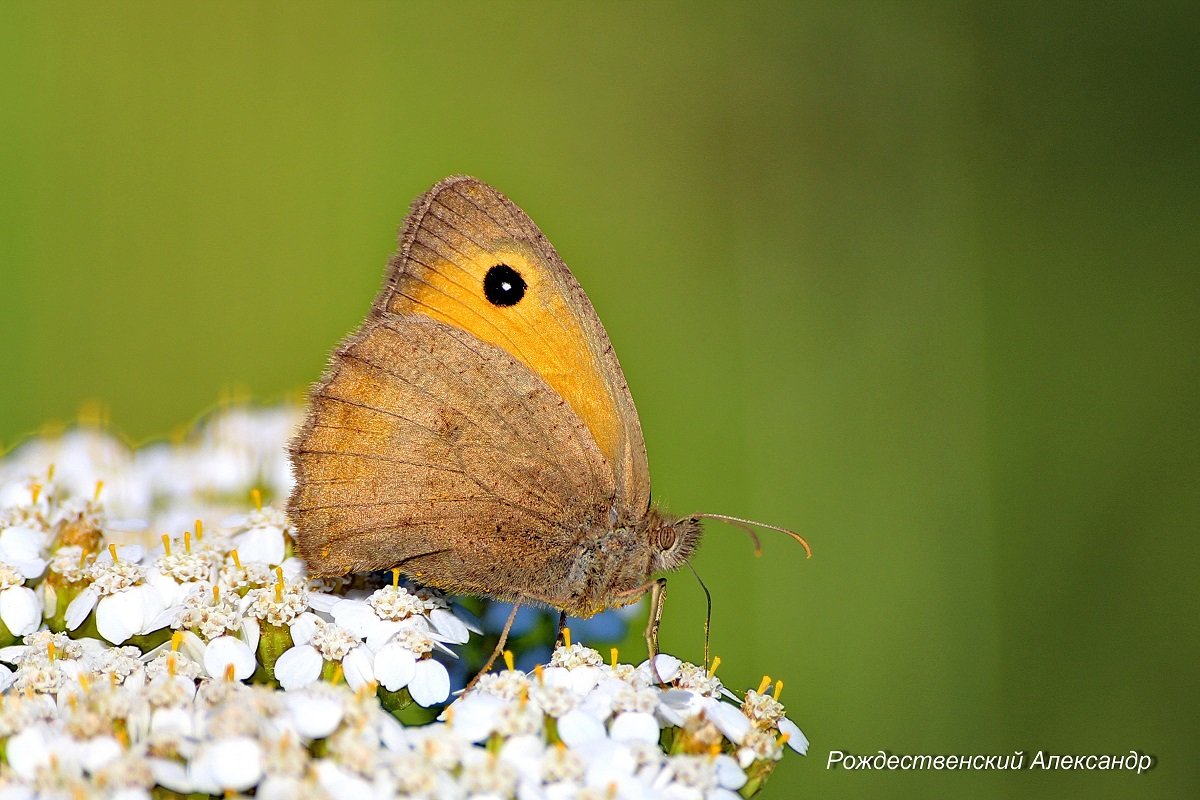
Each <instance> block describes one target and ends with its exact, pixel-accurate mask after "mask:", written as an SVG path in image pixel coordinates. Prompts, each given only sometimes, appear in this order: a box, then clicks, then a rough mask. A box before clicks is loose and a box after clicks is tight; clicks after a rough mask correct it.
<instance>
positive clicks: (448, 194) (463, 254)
mask: <svg viewBox="0 0 1200 800" xmlns="http://www.w3.org/2000/svg"><path fill="white" fill-rule="evenodd" d="M498 266H503V267H505V268H507V269H509V270H511V271H512V273H506V274H515V275H517V276H518V278H517V280H519V281H520V282H522V283H523V284H524V290H523V294H522V295H521V296H520V299H519V300H518V301H516V302H514V303H512V304H511V305H497V304H496V303H495V302H493V301H491V300H489V297H488V293H487V291H486V290H485V283H486V281H487V280H488V275H489V271H490V270H493V269H494V268H496V267H498ZM375 309H376V313H377V314H381V315H393V314H394V315H406V314H417V315H423V316H427V317H429V318H431V319H434V320H438V321H439V322H444V323H446V324H447V325H449V326H451V327H452V328H454V329H456V330H458V331H461V332H463V333H465V334H467V335H469V336H471V337H473V338H475V339H478V340H479V341H481V342H486V343H488V344H491V345H494V346H495V347H498V348H500V349H502V350H504V351H505V352H507V353H508V354H510V355H511V356H512V357H513V358H515V359H516V360H517V361H519V362H520V363H522V364H524V365H525V366H526V367H527V368H529V369H530V370H531V371H532V372H534V373H535V374H536V375H538V376H539V377H540V378H541V379H542V380H543V381H545V383H546V384H547V385H548V386H549V387H550V388H551V389H552V390H553V391H554V392H555V393H556V394H557V395H558V396H559V397H561V398H562V399H563V400H564V401H565V402H566V403H567V405H568V406H569V407H570V409H571V410H572V411H573V412H574V413H575V415H576V416H578V418H579V419H580V420H582V422H583V423H584V424H585V425H586V426H587V428H588V430H589V432H590V434H591V437H592V439H593V440H594V441H595V443H596V445H597V447H598V448H599V450H600V452H601V453H602V454H603V456H604V458H605V459H606V461H607V462H608V465H609V470H610V472H611V473H612V475H613V479H614V481H615V483H616V486H617V498H618V506H619V508H618V511H619V514H620V516H622V517H623V518H636V517H639V516H640V515H642V514H644V512H645V510H646V508H647V507H648V505H649V500H650V483H649V475H648V471H647V465H646V450H645V444H644V442H643V439H642V431H641V426H640V424H639V423H638V418H637V411H636V409H635V408H634V405H633V400H632V398H631V397H630V394H629V389H628V388H627V386H626V383H625V378H624V376H623V375H622V373H621V367H620V364H619V363H618V362H617V359H616V356H615V354H614V353H613V350H612V346H611V345H610V344H609V341H608V336H607V334H606V333H605V331H604V327H603V326H602V325H601V324H600V320H599V318H598V317H597V316H596V312H595V310H594V309H593V308H592V305H591V302H590V301H589V300H588V298H587V296H586V295H585V294H584V292H583V290H582V289H581V288H580V287H579V284H578V283H577V282H576V281H575V279H574V277H573V276H572V275H571V273H570V271H569V270H568V269H567V267H566V265H565V264H563V262H562V260H561V259H560V258H559V257H558V254H557V253H556V252H555V251H554V248H553V247H551V246H550V244H549V242H547V241H546V238H545V236H544V235H543V234H542V233H541V231H540V230H538V228H537V226H536V225H535V224H534V223H533V221H532V220H531V219H530V218H529V217H528V215H526V214H525V213H524V212H523V211H522V210H521V209H520V208H518V207H517V206H516V204H514V203H512V202H511V201H510V200H509V199H508V198H506V197H504V196H503V195H502V194H500V193H499V192H497V191H496V190H495V189H493V188H491V187H490V186H488V185H486V184H484V183H481V182H480V181H477V180H474V179H472V178H450V179H447V180H445V181H443V182H441V183H439V184H438V185H437V186H435V187H434V188H433V189H432V190H430V191H429V192H428V193H427V194H425V195H424V196H423V197H422V198H421V199H420V200H418V201H417V203H416V204H415V205H414V208H413V212H412V214H411V215H410V217H409V219H408V222H407V225H406V228H405V232H404V235H403V237H402V240H401V249H400V252H399V253H397V255H396V256H395V257H394V258H393V259H392V263H391V267H390V271H389V278H388V281H387V284H386V285H385V287H384V289H383V291H382V292H381V293H380V295H379V297H378V298H377V300H376V303H375Z"/></svg>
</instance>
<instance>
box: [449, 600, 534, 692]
mask: <svg viewBox="0 0 1200 800" xmlns="http://www.w3.org/2000/svg"><path fill="white" fill-rule="evenodd" d="M520 607H521V601H520V600H517V601H516V602H514V603H513V607H512V611H510V612H509V613H508V620H507V621H506V622H505V623H504V630H502V631H500V641H498V642H496V649H495V650H493V651H492V655H491V656H490V657H489V658H488V660H487V663H486V664H484V665H483V669H481V670H479V672H476V673H475V677H474V678H471V682H470V683H468V684H467V686H466V689H464V690H463V691H466V690H467V689H470V688H471V687H472V686H474V685H475V684H476V683H477V682H478V681H479V677H480V676H481V675H486V674H487V672H488V670H490V669H491V668H492V665H493V664H495V663H496V659H497V658H499V657H500V654H501V653H503V652H504V645H505V644H507V643H508V632H509V631H511V630H512V626H513V620H515V619H516V618H517V609H518V608H520Z"/></svg>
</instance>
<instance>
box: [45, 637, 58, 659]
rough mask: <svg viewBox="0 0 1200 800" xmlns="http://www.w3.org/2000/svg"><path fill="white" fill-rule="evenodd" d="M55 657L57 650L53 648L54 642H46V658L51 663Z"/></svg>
mask: <svg viewBox="0 0 1200 800" xmlns="http://www.w3.org/2000/svg"><path fill="white" fill-rule="evenodd" d="M57 656H58V648H57V647H55V646H54V640H53V639H51V640H50V641H48V642H46V657H47V658H49V659H50V660H51V661H54V659H55V658H56V657H57Z"/></svg>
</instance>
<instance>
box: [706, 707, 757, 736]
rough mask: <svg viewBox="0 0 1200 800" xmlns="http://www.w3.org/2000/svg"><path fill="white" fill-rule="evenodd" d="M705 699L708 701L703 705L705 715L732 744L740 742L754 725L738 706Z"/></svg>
mask: <svg viewBox="0 0 1200 800" xmlns="http://www.w3.org/2000/svg"><path fill="white" fill-rule="evenodd" d="M706 699H707V700H708V702H706V703H704V705H703V708H704V714H705V716H707V717H708V719H709V721H710V722H712V724H713V725H715V726H717V730H719V731H720V732H721V733H723V734H725V738H726V739H728V740H729V741H731V742H733V743H734V744H741V743H742V740H743V739H745V738H746V734H747V733H749V732H750V729H751V728H752V727H754V725H753V723H751V722H750V720H749V719H747V717H746V715H745V714H743V713H742V710H741V709H740V708H737V707H736V706H731V705H730V704H729V703H722V702H721V701H719V700H713V699H711V698H706Z"/></svg>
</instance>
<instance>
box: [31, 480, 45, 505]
mask: <svg viewBox="0 0 1200 800" xmlns="http://www.w3.org/2000/svg"><path fill="white" fill-rule="evenodd" d="M29 494H30V496H31V497H33V504H34V505H35V506H36V505H37V501H38V498H39V497H41V496H42V485H41V484H40V483H36V482H35V483H34V484H33V485H32V486H30V487H29Z"/></svg>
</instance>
